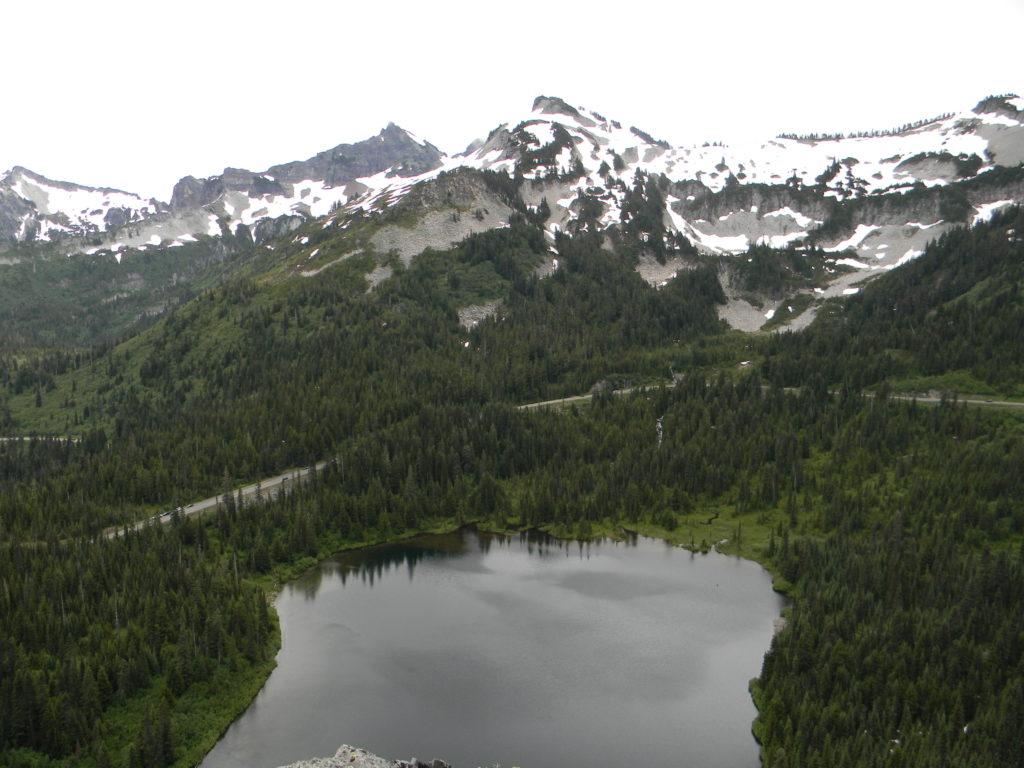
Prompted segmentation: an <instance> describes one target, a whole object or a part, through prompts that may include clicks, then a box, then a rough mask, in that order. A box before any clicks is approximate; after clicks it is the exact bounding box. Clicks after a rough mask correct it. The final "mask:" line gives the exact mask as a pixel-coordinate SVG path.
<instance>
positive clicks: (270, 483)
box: [0, 382, 1024, 539]
mask: <svg viewBox="0 0 1024 768" xmlns="http://www.w3.org/2000/svg"><path fill="white" fill-rule="evenodd" d="M665 386H667V387H672V386H674V382H667V383H666V384H665ZM646 388H647V389H652V390H653V389H657V386H656V385H651V386H649V387H646ZM641 389H645V387H627V388H624V389H616V390H612V394H615V395H628V394H630V393H632V392H637V391H640V390H641ZM792 391H795V390H792ZM890 397H891V398H892V399H893V400H916V401H917V402H919V403H924V404H926V405H936V404H938V403H940V402H942V398H941V397H937V396H931V395H916V396H915V395H890ZM592 398H593V394H586V395H574V396H572V397H560V398H556V399H554V400H543V401H540V402H535V403H525V404H523V405H520V406H519V408H520V409H522V410H532V409H536V408H558V407H561V406H565V405H571V404H572V403H583V402H587V401H589V400H591V399H592ZM945 399H946V401H947V402H951V401H952V399H953V395H952V394H951V395H948V396H947V397H946V398H945ZM956 402H957V403H964V404H965V405H972V406H979V407H983V408H1024V403H1017V402H1011V401H1009V400H991V399H986V398H978V397H970V396H957V399H956ZM4 439H7V440H10V439H17V438H0V440H4ZM329 463H330V460H324V461H321V462H318V463H317V464H315V465H313V466H309V467H303V468H301V469H299V468H296V469H289V470H287V471H285V472H282V473H281V474H279V475H274V476H273V477H268V478H265V479H264V480H260V481H259V482H255V483H250V484H248V485H243V486H241V487H240V488H234V489H232V491H231V494H232V495H233V496H235V497H238V496H239V495H241V497H242V499H243V500H247V499H253V498H256V497H257V496H261V495H263V494H268V493H274V492H276V493H280V492H281V491H283V490H284V489H285V488H286V487H287V486H288V485H289V484H293V483H295V482H298V481H299V480H301V479H302V478H303V477H306V476H307V475H309V474H310V473H312V472H314V471H316V472H319V471H320V470H321V469H323V468H324V467H326V466H327V464H329ZM223 497H224V494H218V495H217V496H210V497H209V498H206V499H202V500H200V501H195V502H192V503H191V504H188V505H186V506H183V507H177V508H172V509H168V510H164V511H163V512H158V513H157V514H155V515H152V516H150V517H146V518H143V519H142V520H139V521H137V522H135V523H132V524H131V525H127V526H120V527H116V528H108V529H107V530H106V531H105V532H104V533H105V535H106V537H107V538H109V539H115V538H117V537H118V536H120V535H121V534H122V533H124V532H126V531H135V530H138V529H140V528H143V527H145V526H147V525H153V524H154V523H168V522H170V521H171V520H172V518H173V516H174V512H175V510H176V509H177V510H180V514H182V515H186V516H191V515H201V514H203V513H205V512H209V511H211V510H213V509H216V508H217V507H218V506H219V505H220V504H221V503H222V499H223Z"/></svg>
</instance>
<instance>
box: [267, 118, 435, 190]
mask: <svg viewBox="0 0 1024 768" xmlns="http://www.w3.org/2000/svg"><path fill="white" fill-rule="evenodd" d="M441 157H442V154H441V151H440V150H439V149H438V148H437V147H435V146H434V145H433V144H430V143H429V142H423V143H420V142H417V141H416V140H414V139H413V138H412V137H411V136H410V135H409V134H408V133H407V132H406V131H404V130H402V129H401V128H399V127H398V126H397V125H395V124H394V123H388V126H387V128H385V129H384V130H382V131H381V132H380V133H379V134H378V135H376V136H374V137H373V138H369V139H366V140H365V141H360V142H357V143H355V144H339V145H338V146H336V147H334V149H329V150H327V151H325V152H320V153H319V154H317V155H314V156H313V157H311V158H309V159H308V160H301V161H297V162H293V163H285V164H283V165H275V166H272V167H271V168H268V169H267V171H266V175H267V176H270V177H272V178H274V179H277V180H278V181H287V182H296V181H302V180H304V179H316V180H321V181H323V182H325V183H326V184H328V185H329V186H332V187H338V186H341V185H343V184H345V183H347V182H349V181H351V180H352V179H358V178H361V177H363V176H372V175H373V174H375V173H380V172H381V171H384V170H387V169H388V168H392V167H395V174H394V175H396V176H418V175H419V174H421V173H425V172H426V171H429V170H432V169H434V168H437V167H438V166H439V165H440V164H441Z"/></svg>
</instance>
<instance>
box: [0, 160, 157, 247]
mask: <svg viewBox="0 0 1024 768" xmlns="http://www.w3.org/2000/svg"><path fill="white" fill-rule="evenodd" d="M165 209H166V206H165V205H163V204H162V203H158V202H157V201H156V200H143V199H142V198H141V197H139V196H138V195H133V194H131V193H130V192H122V191H121V190H118V189H107V188H94V187H84V186H81V185H79V184H72V183H70V182H66V181H54V180H52V179H48V178H46V177H45V176H40V175H39V174H37V173H33V172H32V171H30V170H28V169H27V168H22V167H21V166H15V167H14V168H12V169H11V170H10V171H8V172H7V173H5V174H4V175H3V178H0V240H8V241H11V240H14V241H26V240H27V241H31V240H56V239H59V238H64V237H68V236H84V235H95V234H98V233H102V232H107V231H109V230H113V229H118V228H120V227H123V226H125V225H126V224H129V223H132V222H138V221H141V220H142V219H145V218H147V217H149V216H152V215H154V214H156V213H159V212H160V211H162V210H165Z"/></svg>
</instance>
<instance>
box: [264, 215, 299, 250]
mask: <svg viewBox="0 0 1024 768" xmlns="http://www.w3.org/2000/svg"><path fill="white" fill-rule="evenodd" d="M303 221H305V219H303V218H302V217H301V216H278V217H277V218H276V219H260V220H259V221H257V222H256V224H255V225H254V226H253V229H252V239H253V240H254V241H255V242H256V244H257V245H262V244H263V243H265V242H267V241H269V240H274V239H275V238H278V237H281V236H282V235H287V234H288V233H289V232H294V231H295V230H296V229H298V228H299V227H301V226H302V222H303Z"/></svg>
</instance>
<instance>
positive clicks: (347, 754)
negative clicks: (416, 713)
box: [284, 744, 451, 768]
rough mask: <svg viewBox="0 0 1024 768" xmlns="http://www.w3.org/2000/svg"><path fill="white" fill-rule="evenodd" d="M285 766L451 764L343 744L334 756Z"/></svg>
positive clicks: (439, 767)
mask: <svg viewBox="0 0 1024 768" xmlns="http://www.w3.org/2000/svg"><path fill="white" fill-rule="evenodd" d="M284 768H451V766H450V765H448V763H446V762H444V761H443V760H431V761H430V762H424V761H422V760H417V759H416V758H413V759H412V760H411V761H410V762H406V761H405V760H386V759H384V758H383V757H378V756H377V755H375V754H373V753H372V752H367V751H366V750H365V749H359V748H358V747H350V746H349V745H348V744H342V745H341V746H340V747H338V751H337V752H335V753H334V757H316V758H313V759H312V760H303V761H302V762H299V763H293V764H292V765H290V766H284Z"/></svg>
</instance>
